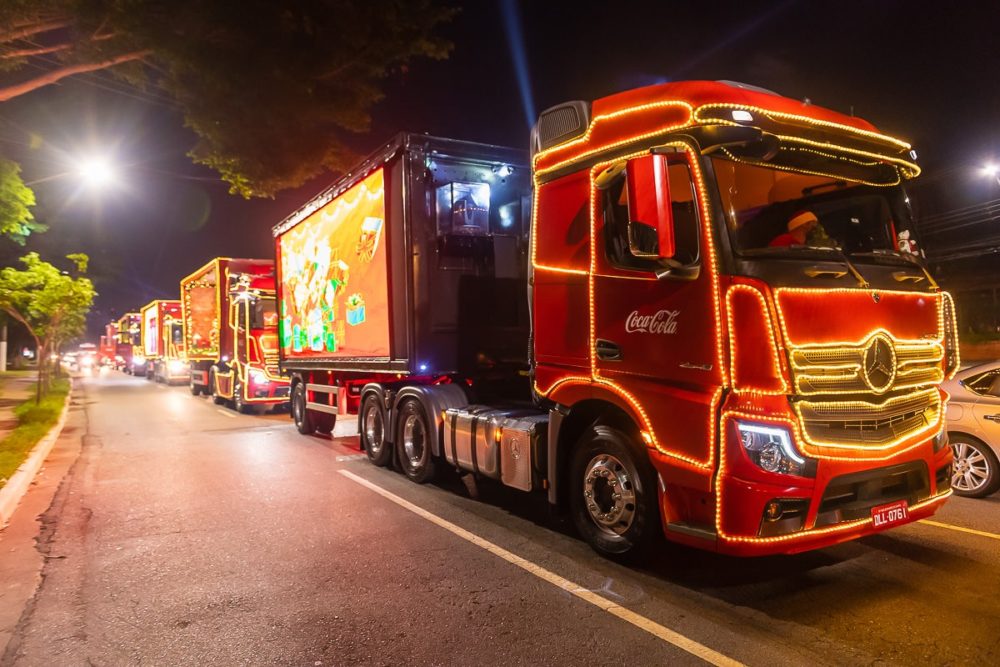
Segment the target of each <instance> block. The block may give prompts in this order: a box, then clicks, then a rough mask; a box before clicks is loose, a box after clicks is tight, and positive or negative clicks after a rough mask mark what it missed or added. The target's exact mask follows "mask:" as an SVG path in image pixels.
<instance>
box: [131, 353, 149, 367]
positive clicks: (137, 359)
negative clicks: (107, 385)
mask: <svg viewBox="0 0 1000 667" xmlns="http://www.w3.org/2000/svg"><path fill="white" fill-rule="evenodd" d="M132 365H133V366H145V365H146V357H144V356H142V355H141V354H137V355H135V356H134V357H132Z"/></svg>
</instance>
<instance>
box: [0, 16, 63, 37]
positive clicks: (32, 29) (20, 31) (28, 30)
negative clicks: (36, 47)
mask: <svg viewBox="0 0 1000 667" xmlns="http://www.w3.org/2000/svg"><path fill="white" fill-rule="evenodd" d="M68 25H69V20H67V19H55V20H52V21H42V22H41V23H32V24H30V25H25V26H20V27H17V28H14V29H13V30H8V31H7V32H4V33H0V42H13V41H14V40H18V39H24V38H25V37H31V36H32V35H37V34H39V33H43V32H49V31H51V30H58V29H59V28H65V27H66V26H68Z"/></svg>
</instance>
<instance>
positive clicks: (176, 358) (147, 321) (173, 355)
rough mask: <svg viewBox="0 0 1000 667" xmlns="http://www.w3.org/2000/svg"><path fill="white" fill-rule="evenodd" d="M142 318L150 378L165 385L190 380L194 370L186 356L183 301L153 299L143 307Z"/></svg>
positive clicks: (143, 343)
mask: <svg viewBox="0 0 1000 667" xmlns="http://www.w3.org/2000/svg"><path fill="white" fill-rule="evenodd" d="M140 317H141V319H142V350H143V357H144V359H145V362H146V378H147V379H149V380H154V381H156V382H163V383H165V384H172V383H174V382H187V381H188V375H189V373H190V371H189V369H188V364H187V361H186V360H185V358H184V329H183V322H182V320H181V302H180V301H177V300H164V299H160V300H156V301H151V302H150V303H148V304H146V305H145V306H143V307H142V310H141V311H140Z"/></svg>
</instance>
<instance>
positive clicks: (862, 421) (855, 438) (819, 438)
mask: <svg viewBox="0 0 1000 667" xmlns="http://www.w3.org/2000/svg"><path fill="white" fill-rule="evenodd" d="M794 408H795V412H796V413H797V414H798V417H799V420H800V423H801V424H802V432H803V435H804V436H805V439H806V440H807V441H808V442H809V443H810V444H812V445H816V446H820V447H822V446H832V447H838V446H845V445H847V446H852V445H853V446H862V447H866V448H871V449H885V448H888V447H892V446H894V445H895V444H896V443H898V442H899V441H900V440H902V439H904V438H907V437H909V436H912V435H915V434H916V433H918V432H920V431H924V430H930V428H931V427H936V426H937V424H938V422H939V420H940V418H941V395H940V393H939V392H938V390H937V389H936V388H931V389H926V390H923V391H919V392H916V393H911V394H905V395H903V396H897V397H894V398H889V399H886V400H885V401H882V402H880V403H875V402H869V401H863V400H851V401H815V400H800V401H797V402H795V403H794Z"/></svg>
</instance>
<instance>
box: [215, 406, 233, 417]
mask: <svg viewBox="0 0 1000 667" xmlns="http://www.w3.org/2000/svg"><path fill="white" fill-rule="evenodd" d="M215 411H216V412H218V413H219V414H220V415H223V416H225V417H229V418H230V419H236V415H235V414H233V413H232V412H230V411H229V410H223V409H222V408H216V409H215Z"/></svg>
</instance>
